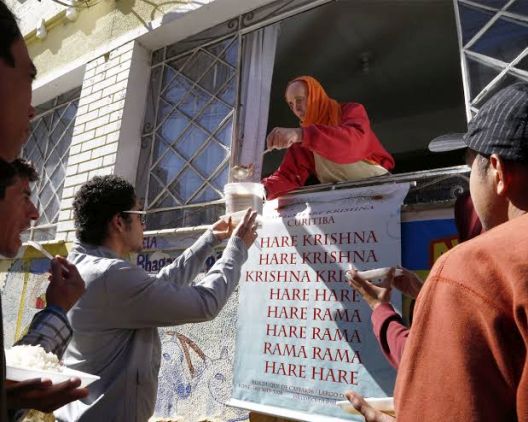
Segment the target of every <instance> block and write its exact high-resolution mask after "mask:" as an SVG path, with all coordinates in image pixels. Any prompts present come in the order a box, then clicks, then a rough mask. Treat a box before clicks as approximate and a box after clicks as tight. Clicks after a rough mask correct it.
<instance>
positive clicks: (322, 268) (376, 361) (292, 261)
mask: <svg viewBox="0 0 528 422" xmlns="http://www.w3.org/2000/svg"><path fill="white" fill-rule="evenodd" d="M408 188H409V186H408V184H401V185H394V184H392V185H383V186H375V187H368V188H361V189H350V190H341V191H330V192H321V193H311V194H305V195H298V196H295V197H292V198H286V199H281V200H279V201H277V200H275V201H270V202H267V203H266V204H265V207H264V214H263V219H262V227H261V228H260V229H259V237H258V239H257V240H256V247H255V246H254V247H252V248H251V249H250V256H249V258H248V261H247V262H246V264H245V265H244V267H243V270H242V276H241V280H240V305H239V313H238V327H237V329H238V337H237V347H236V358H235V365H234V389H233V400H231V402H230V404H232V405H235V406H240V407H244V408H246V409H250V410H257V411H259V412H262V413H269V414H274V415H278V416H283V417H290V418H298V419H302V420H306V421H325V420H328V421H330V420H337V419H347V420H355V419H354V418H356V419H357V420H362V419H361V418H357V417H355V416H352V415H350V414H348V413H345V412H344V411H342V410H341V409H340V408H338V407H337V406H336V405H335V402H336V400H343V399H344V397H343V392H344V391H346V390H349V389H352V390H355V391H358V392H360V393H362V394H363V395H365V396H367V397H386V396H391V395H392V390H393V386H394V379H395V371H394V370H393V369H392V367H390V365H389V364H388V363H387V361H386V360H385V358H384V357H383V355H382V353H381V352H380V351H379V346H378V344H377V341H376V339H375V337H374V335H373V333H372V329H371V321H370V315H371V311H370V308H369V307H368V305H366V303H365V302H364V301H363V299H362V298H361V296H360V295H359V294H358V293H357V292H356V291H355V290H353V289H352V288H351V287H350V286H349V285H348V284H347V283H346V280H345V271H346V270H347V269H348V268H349V264H350V263H352V264H353V265H355V266H356V267H357V268H358V269H360V270H367V269H373V268H379V267H389V266H395V265H399V264H400V263H401V230H400V207H401V205H402V202H403V199H404V198H405V196H406V194H407V191H408ZM400 302H401V297H400V295H394V305H395V306H396V308H398V309H399V308H400V306H401V303H400Z"/></svg>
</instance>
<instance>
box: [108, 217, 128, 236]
mask: <svg viewBox="0 0 528 422" xmlns="http://www.w3.org/2000/svg"><path fill="white" fill-rule="evenodd" d="M109 229H110V230H112V231H114V232H117V233H121V232H123V231H124V230H125V222H124V221H123V217H122V215H121V214H116V215H114V216H113V217H112V219H111V220H110V223H109Z"/></svg>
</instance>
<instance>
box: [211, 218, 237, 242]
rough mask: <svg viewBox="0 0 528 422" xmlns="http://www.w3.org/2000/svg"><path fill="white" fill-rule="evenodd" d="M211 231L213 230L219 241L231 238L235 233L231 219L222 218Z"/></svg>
mask: <svg viewBox="0 0 528 422" xmlns="http://www.w3.org/2000/svg"><path fill="white" fill-rule="evenodd" d="M211 230H213V235H214V236H215V237H216V239H217V240H219V241H222V240H225V239H227V238H229V237H230V236H231V234H232V233H233V221H232V219H231V217H224V218H221V219H220V220H218V221H217V222H216V223H214V224H213V226H212V227H211Z"/></svg>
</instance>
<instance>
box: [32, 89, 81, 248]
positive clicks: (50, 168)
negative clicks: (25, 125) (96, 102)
mask: <svg viewBox="0 0 528 422" xmlns="http://www.w3.org/2000/svg"><path fill="white" fill-rule="evenodd" d="M80 92H81V89H80V88H76V89H74V90H72V91H69V92H67V93H66V94H63V95H60V96H58V97H56V98H54V99H52V100H50V101H48V102H46V103H44V104H42V105H40V106H38V107H36V113H37V115H36V117H35V118H34V119H33V120H32V121H31V132H30V135H29V139H28V141H27V143H26V145H25V146H24V150H23V152H22V156H23V157H24V158H25V159H27V160H29V161H31V162H32V163H33V165H34V166H35V167H36V169H37V172H38V174H39V177H40V178H39V181H38V182H37V183H36V184H35V186H34V188H33V194H32V195H33V198H32V199H33V201H34V203H35V204H36V205H37V206H38V209H39V213H40V216H39V219H38V220H37V221H36V222H35V224H34V225H33V227H32V228H31V229H30V231H29V234H28V237H29V238H30V239H35V240H53V239H54V238H55V233H56V229H57V227H56V226H57V221H58V217H59V211H60V202H61V197H62V189H63V187H64V179H65V175H66V166H67V165H68V156H69V149H70V143H71V139H72V134H73V127H74V122H75V117H76V115H77V106H78V103H79V96H80Z"/></svg>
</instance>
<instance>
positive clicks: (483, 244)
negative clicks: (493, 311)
mask: <svg viewBox="0 0 528 422" xmlns="http://www.w3.org/2000/svg"><path fill="white" fill-rule="evenodd" d="M527 230H528V216H523V217H518V218H516V219H514V220H511V221H509V222H507V223H504V224H501V225H500V226H497V227H496V228H494V229H492V230H490V231H488V232H485V233H482V234H481V235H479V236H477V237H475V238H473V239H471V240H468V241H466V242H464V243H462V244H460V245H458V246H457V247H455V248H453V249H452V250H451V251H449V252H447V253H445V254H444V255H442V256H441V257H440V258H439V259H438V260H437V262H436V263H435V265H434V267H433V269H432V270H431V274H430V277H429V279H428V282H429V281H432V282H433V283H444V284H445V283H447V284H451V285H452V286H455V287H456V288H458V289H459V290H464V291H466V292H468V293H470V294H472V295H477V296H480V297H481V298H482V300H483V301H486V302H489V303H490V304H492V303H493V304H495V305H497V306H504V307H505V308H509V307H511V302H512V301H513V300H514V297H515V300H524V299H526V300H528V279H527V278H526V276H525V275H526V274H528V237H527V236H526V235H525V233H526V231H527ZM521 298H524V299H521Z"/></svg>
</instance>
